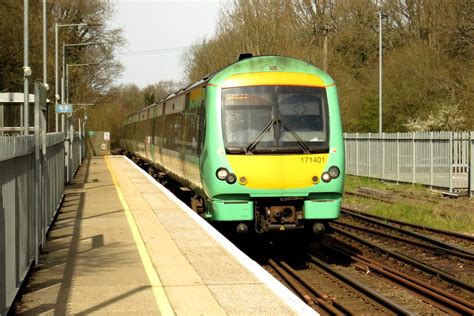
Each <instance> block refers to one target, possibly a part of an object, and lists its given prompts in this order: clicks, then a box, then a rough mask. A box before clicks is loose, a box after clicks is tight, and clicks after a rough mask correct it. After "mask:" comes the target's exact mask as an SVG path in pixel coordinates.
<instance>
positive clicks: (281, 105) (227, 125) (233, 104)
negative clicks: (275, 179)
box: [222, 86, 329, 154]
mask: <svg viewBox="0 0 474 316" xmlns="http://www.w3.org/2000/svg"><path fill="white" fill-rule="evenodd" d="M222 130H223V136H224V144H225V147H226V151H227V153H229V154H242V153H244V154H259V153H261V154H264V153H327V152H329V115H328V106H327V96H326V89H325V88H319V87H306V86H249V87H234V88H224V89H222Z"/></svg>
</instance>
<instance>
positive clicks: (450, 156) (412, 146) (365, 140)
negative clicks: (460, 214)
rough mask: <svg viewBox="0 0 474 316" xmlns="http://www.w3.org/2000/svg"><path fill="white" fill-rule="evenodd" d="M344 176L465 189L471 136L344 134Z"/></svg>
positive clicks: (472, 155)
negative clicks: (345, 174)
mask: <svg viewBox="0 0 474 316" xmlns="http://www.w3.org/2000/svg"><path fill="white" fill-rule="evenodd" d="M344 140H345V150H346V173H347V174H350V175H357V176H365V177H371V178H378V179H383V180H390V181H396V182H408V183H419V184H423V185H429V186H432V187H441V188H447V189H449V191H453V190H454V189H468V190H469V193H470V194H471V196H472V190H473V187H472V186H473V185H474V175H473V163H474V162H473V160H474V132H413V133H390V134H389V133H382V134H371V133H365V134H361V133H353V134H347V133H346V134H344Z"/></svg>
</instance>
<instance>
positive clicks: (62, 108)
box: [56, 104, 72, 113]
mask: <svg viewBox="0 0 474 316" xmlns="http://www.w3.org/2000/svg"><path fill="white" fill-rule="evenodd" d="M56 113H72V104H57V105H56Z"/></svg>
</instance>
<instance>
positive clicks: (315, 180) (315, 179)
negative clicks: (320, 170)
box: [311, 176, 319, 184]
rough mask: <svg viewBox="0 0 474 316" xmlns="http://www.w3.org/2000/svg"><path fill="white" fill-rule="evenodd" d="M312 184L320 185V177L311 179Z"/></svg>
mask: <svg viewBox="0 0 474 316" xmlns="http://www.w3.org/2000/svg"><path fill="white" fill-rule="evenodd" d="M311 182H313V183H314V184H316V183H318V182H319V178H318V176H313V177H312V178H311Z"/></svg>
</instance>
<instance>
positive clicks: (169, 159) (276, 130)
mask: <svg viewBox="0 0 474 316" xmlns="http://www.w3.org/2000/svg"><path fill="white" fill-rule="evenodd" d="M241 56H242V55H241ZM120 144H121V147H122V149H123V150H125V151H127V152H129V153H132V154H133V155H135V156H137V157H139V158H140V159H143V160H146V161H148V162H149V163H151V164H153V165H154V166H155V167H156V168H158V169H159V170H161V173H162V174H166V175H167V176H169V177H171V178H173V179H174V180H176V181H178V182H179V183H180V185H181V186H183V187H187V188H190V189H191V190H192V192H193V193H194V197H193V201H192V203H191V204H192V205H193V208H194V209H195V210H196V211H198V212H199V213H200V214H201V215H202V216H204V217H205V218H207V219H209V220H210V221H212V222H227V223H228V225H235V226H234V227H235V229H236V231H237V232H239V233H246V232H247V231H249V229H255V231H256V232H259V233H263V232H269V231H275V230H278V231H281V230H294V229H299V228H306V229H307V230H309V231H313V232H314V233H316V234H321V233H323V232H324V231H325V228H326V223H327V222H328V221H331V220H334V219H337V218H338V217H339V213H340V206H341V198H342V193H343V192H342V191H343V184H344V142H343V133H342V126H341V119H340V115H339V105H338V98H337V92H336V86H335V83H334V81H333V80H332V79H331V77H330V76H329V75H327V74H326V73H325V72H323V71H321V70H320V69H318V68H316V67H314V66H312V65H310V64H308V63H306V62H303V61H300V60H297V59H293V58H287V57H280V56H257V57H252V56H245V55H244V56H243V57H241V58H239V60H238V61H237V62H235V63H234V64H231V65H229V66H227V67H225V68H223V69H221V70H219V71H217V72H215V73H213V74H211V75H209V76H207V77H206V78H204V79H202V80H200V81H198V82H196V83H194V84H192V85H190V86H188V87H186V88H184V89H182V90H180V91H178V92H176V93H174V94H171V95H169V96H167V97H166V98H163V99H162V100H160V101H159V102H157V103H156V104H152V105H149V106H147V107H145V108H144V109H142V110H140V111H138V112H136V113H134V114H132V115H130V116H129V117H128V118H127V119H126V120H125V122H124V123H123V126H122V137H121V140H120Z"/></svg>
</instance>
